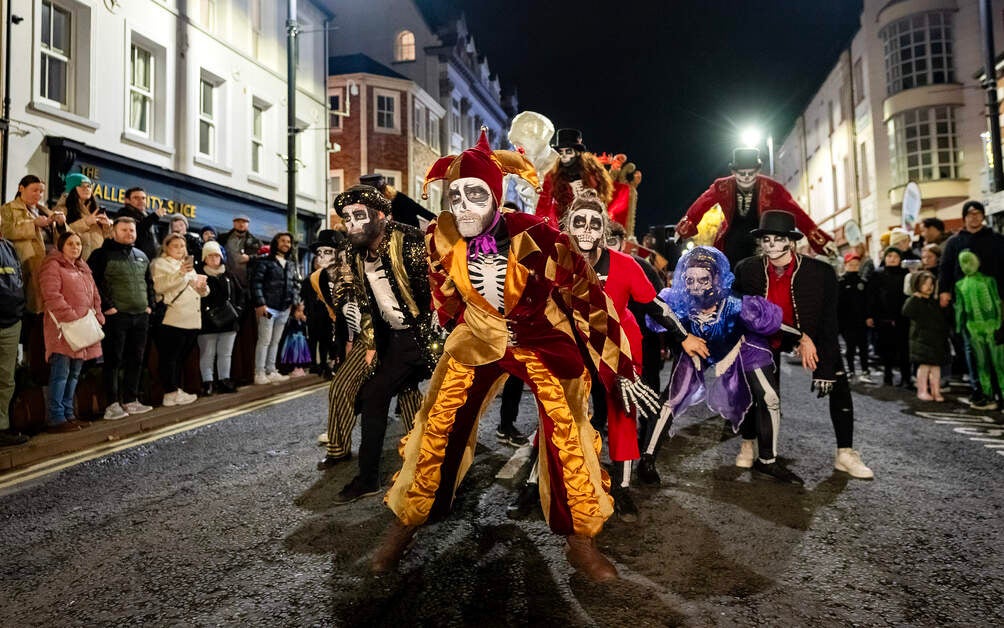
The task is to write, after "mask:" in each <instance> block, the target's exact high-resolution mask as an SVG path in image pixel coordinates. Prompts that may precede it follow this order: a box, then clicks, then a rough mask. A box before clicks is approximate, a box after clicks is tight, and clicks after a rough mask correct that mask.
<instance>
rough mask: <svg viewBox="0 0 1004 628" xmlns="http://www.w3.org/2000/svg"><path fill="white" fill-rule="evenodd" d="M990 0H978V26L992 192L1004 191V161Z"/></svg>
mask: <svg viewBox="0 0 1004 628" xmlns="http://www.w3.org/2000/svg"><path fill="white" fill-rule="evenodd" d="M992 16H993V9H992V8H991V6H990V0H980V26H981V27H982V28H983V54H984V58H985V59H986V70H985V74H984V80H983V89H985V90H987V119H988V120H989V121H990V150H991V151H992V153H991V154H992V155H993V160H994V192H1001V191H1004V163H1001V123H1000V115H999V114H1000V112H999V108H998V105H997V68H996V64H995V63H994V58H995V57H996V56H997V53H996V51H995V50H994V23H993V19H992Z"/></svg>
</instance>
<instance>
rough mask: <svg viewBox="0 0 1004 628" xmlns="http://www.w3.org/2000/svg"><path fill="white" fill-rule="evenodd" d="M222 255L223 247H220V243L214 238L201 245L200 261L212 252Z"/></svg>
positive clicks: (204, 259)
mask: <svg viewBox="0 0 1004 628" xmlns="http://www.w3.org/2000/svg"><path fill="white" fill-rule="evenodd" d="M214 253H215V254H216V255H219V256H220V257H223V249H222V248H221V247H220V243H219V242H217V241H216V240H210V241H209V242H206V243H205V244H203V245H202V261H203V262H204V261H206V258H207V257H209V256H210V255H213V254H214Z"/></svg>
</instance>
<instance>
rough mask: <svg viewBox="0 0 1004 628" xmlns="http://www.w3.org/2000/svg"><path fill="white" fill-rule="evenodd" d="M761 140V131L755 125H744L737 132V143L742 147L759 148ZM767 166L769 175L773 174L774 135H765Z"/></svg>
mask: <svg viewBox="0 0 1004 628" xmlns="http://www.w3.org/2000/svg"><path fill="white" fill-rule="evenodd" d="M761 141H763V131H761V130H760V129H758V128H756V127H752V126H750V127H746V128H745V129H743V130H742V131H741V132H740V133H739V144H740V145H741V146H743V147H744V148H760V142H761ZM767 166H768V168H769V169H770V176H772V177H773V176H774V136H773V135H770V134H768V135H767Z"/></svg>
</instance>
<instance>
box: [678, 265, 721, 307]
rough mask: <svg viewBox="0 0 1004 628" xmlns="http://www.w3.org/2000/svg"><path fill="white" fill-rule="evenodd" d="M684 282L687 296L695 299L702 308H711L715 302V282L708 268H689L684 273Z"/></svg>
mask: <svg viewBox="0 0 1004 628" xmlns="http://www.w3.org/2000/svg"><path fill="white" fill-rule="evenodd" d="M683 281H684V283H685V285H686V289H687V294H689V295H690V296H691V297H693V298H694V300H695V301H696V302H697V304H698V305H699V306H701V307H709V306H711V305H712V304H713V303H714V301H715V290H714V281H713V280H712V277H711V271H710V270H708V269H707V268H700V267H696V266H695V267H693V268H688V269H687V270H686V271H684V273H683Z"/></svg>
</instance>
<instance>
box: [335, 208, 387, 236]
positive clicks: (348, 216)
mask: <svg viewBox="0 0 1004 628" xmlns="http://www.w3.org/2000/svg"><path fill="white" fill-rule="evenodd" d="M342 220H343V221H345V228H346V229H347V230H348V233H349V242H351V243H352V246H357V247H358V246H365V245H366V244H368V243H370V242H372V241H373V238H375V237H376V236H377V234H379V233H380V226H379V225H378V224H377V215H376V212H375V211H373V210H371V209H370V208H369V207H366V206H365V205H363V204H362V203H353V204H352V205H346V206H345V207H343V208H342Z"/></svg>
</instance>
